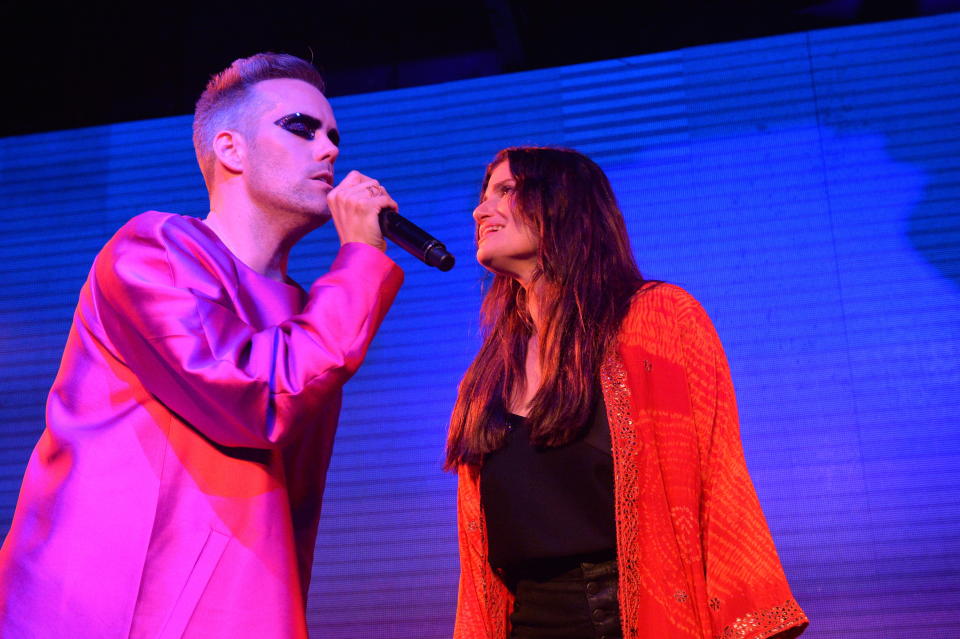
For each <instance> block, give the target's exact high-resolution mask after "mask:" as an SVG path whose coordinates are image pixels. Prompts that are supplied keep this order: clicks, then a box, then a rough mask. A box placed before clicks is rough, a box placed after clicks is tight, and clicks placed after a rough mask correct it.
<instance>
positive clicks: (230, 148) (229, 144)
mask: <svg viewBox="0 0 960 639" xmlns="http://www.w3.org/2000/svg"><path fill="white" fill-rule="evenodd" d="M213 152H214V153H215V154H216V156H217V162H219V163H220V164H222V165H223V166H224V167H225V168H226V169H227V170H228V171H230V172H231V173H243V165H244V160H246V156H247V141H246V140H244V139H243V136H242V135H241V134H240V133H238V132H237V131H230V130H226V131H220V132H219V133H217V135H216V137H214V138H213Z"/></svg>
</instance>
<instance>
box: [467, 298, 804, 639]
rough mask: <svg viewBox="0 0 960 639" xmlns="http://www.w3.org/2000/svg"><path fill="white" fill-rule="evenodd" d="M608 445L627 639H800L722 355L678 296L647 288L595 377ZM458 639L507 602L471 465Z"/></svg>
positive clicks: (697, 311)
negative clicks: (489, 549)
mask: <svg viewBox="0 0 960 639" xmlns="http://www.w3.org/2000/svg"><path fill="white" fill-rule="evenodd" d="M601 385H602V387H603V394H604V400H605V402H606V405H607V416H608V419H609V421H610V436H611V441H612V444H613V462H614V476H615V488H614V492H615V498H616V515H617V517H616V518H617V547H618V563H619V566H620V594H619V598H620V607H621V620H622V624H623V631H624V637H625V638H627V639H689V638H697V639H708V638H710V639H713V638H716V639H762V638H766V637H774V636H776V637H779V638H782V639H787V638H791V637H796V636H798V635H799V634H800V633H801V632H803V630H804V629H805V628H806V626H807V623H808V621H807V617H806V615H804V613H803V611H802V610H801V609H800V607H799V606H798V605H797V603H796V601H795V600H794V598H793V595H792V594H791V593H790V587H789V586H788V584H787V581H786V578H785V577H784V574H783V569H782V568H781V566H780V560H779V558H778V557H777V553H776V549H775V548H774V545H773V540H772V539H771V537H770V532H769V530H768V528H767V524H766V520H765V519H764V516H763V512H762V511H761V509H760V504H759V501H758V500H757V496H756V493H755V491H754V488H753V483H752V482H751V480H750V476H749V474H748V473H747V466H746V462H745V461H744V458H743V451H742V448H741V444H740V434H739V423H738V420H737V408H736V399H735V396H734V392H733V384H732V382H731V379H730V372H729V369H728V367H727V362H726V357H725V356H724V354H723V347H722V346H721V344H720V341H719V339H718V338H717V334H716V332H715V330H714V328H713V325H712V324H711V322H710V319H709V318H708V317H707V314H706V313H705V312H704V310H703V308H702V307H701V306H700V305H699V304H698V303H697V301H696V300H694V299H693V298H692V297H691V296H690V295H689V294H688V293H686V292H685V291H683V290H682V289H680V288H678V287H676V286H672V285H667V284H661V285H655V286H648V287H646V288H645V289H644V290H643V291H641V292H640V293H639V294H637V296H636V298H635V299H634V301H633V304H632V306H631V310H630V313H629V314H628V316H627V318H626V319H625V320H624V323H623V326H622V328H621V331H620V335H619V340H618V345H617V348H616V350H615V352H614V353H611V355H610V356H608V358H607V359H606V361H605V362H604V364H603V366H602V367H601ZM457 503H458V516H457V522H458V532H459V543H460V562H461V574H460V590H459V599H458V603H457V617H456V625H455V628H454V637H455V638H456V639H504V638H505V637H506V636H507V634H508V632H509V615H510V611H511V610H512V608H513V598H512V595H511V594H510V592H509V591H508V590H507V588H506V586H504V584H503V582H501V581H500V580H499V579H498V578H497V576H496V575H495V574H494V573H493V571H492V570H491V568H490V564H489V562H488V561H487V538H486V530H485V523H484V517H483V513H482V511H481V506H480V489H479V468H477V467H469V466H461V468H460V471H459V484H458V494H457Z"/></svg>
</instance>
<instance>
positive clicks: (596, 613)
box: [593, 610, 607, 621]
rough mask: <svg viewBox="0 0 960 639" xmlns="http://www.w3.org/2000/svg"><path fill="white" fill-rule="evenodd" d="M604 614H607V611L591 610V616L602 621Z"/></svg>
mask: <svg viewBox="0 0 960 639" xmlns="http://www.w3.org/2000/svg"><path fill="white" fill-rule="evenodd" d="M606 616H607V613H605V612H604V611H602V610H594V611H593V618H594V619H596V620H597V621H603V619H604V617H606Z"/></svg>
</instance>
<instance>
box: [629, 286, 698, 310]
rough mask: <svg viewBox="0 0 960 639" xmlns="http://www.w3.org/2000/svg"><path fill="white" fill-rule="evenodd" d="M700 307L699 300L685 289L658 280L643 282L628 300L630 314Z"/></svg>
mask: <svg viewBox="0 0 960 639" xmlns="http://www.w3.org/2000/svg"><path fill="white" fill-rule="evenodd" d="M701 308H702V307H701V306H700V302H698V301H697V299H696V298H695V297H694V296H693V295H691V294H690V293H689V292H687V291H686V290H685V289H683V288H681V287H679V286H677V285H676V284H670V283H669V282H660V281H648V282H644V284H643V285H642V286H641V287H640V288H639V289H637V292H636V293H634V295H633V298H632V299H631V301H630V314H631V315H633V314H635V313H644V312H649V311H657V312H674V313H679V312H682V311H686V310H689V309H701Z"/></svg>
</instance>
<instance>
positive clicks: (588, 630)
mask: <svg viewBox="0 0 960 639" xmlns="http://www.w3.org/2000/svg"><path fill="white" fill-rule="evenodd" d="M513 585H514V588H513V590H514V593H515V594H516V603H515V605H514V608H513V614H511V615H510V623H511V625H512V627H513V630H512V632H511V633H510V639H619V638H620V637H623V632H622V631H621V629H620V605H619V603H618V602H617V562H616V560H615V559H613V560H610V561H604V562H601V563H589V562H581V563H579V564H577V565H576V566H575V567H574V568H572V569H570V570H567V571H565V572H562V573H560V574H558V575H554V576H550V577H547V578H544V577H542V576H529V575H528V576H519V577H518V578H517V579H515V580H514V584H513Z"/></svg>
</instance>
